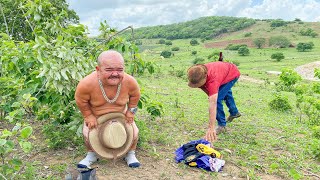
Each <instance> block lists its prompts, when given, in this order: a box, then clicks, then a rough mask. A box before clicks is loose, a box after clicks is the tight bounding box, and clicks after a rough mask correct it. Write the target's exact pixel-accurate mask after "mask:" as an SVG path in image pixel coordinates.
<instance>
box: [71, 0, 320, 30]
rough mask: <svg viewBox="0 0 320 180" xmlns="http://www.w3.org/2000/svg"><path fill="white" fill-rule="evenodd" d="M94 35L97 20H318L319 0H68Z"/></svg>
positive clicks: (116, 23)
mask: <svg viewBox="0 0 320 180" xmlns="http://www.w3.org/2000/svg"><path fill="white" fill-rule="evenodd" d="M67 2H68V3H69V6H70V8H71V9H74V10H75V11H76V12H77V14H78V15H79V17H80V23H82V24H84V25H86V26H87V27H88V29H89V32H90V35H91V36H95V35H97V34H98V33H99V32H98V28H99V25H100V22H102V21H104V20H106V21H107V23H108V24H109V25H110V26H111V27H114V28H116V29H118V30H121V29H123V28H125V27H127V26H130V25H132V26H133V27H134V28H138V27H143V26H154V25H160V24H172V23H177V22H184V21H188V20H193V19H197V18H199V17H203V16H233V17H248V18H255V19H278V18H280V19H283V20H294V19H295V18H299V19H301V20H302V21H308V22H319V21H320V10H319V9H320V0H67Z"/></svg>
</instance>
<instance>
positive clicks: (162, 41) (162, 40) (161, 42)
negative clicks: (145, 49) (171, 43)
mask: <svg viewBox="0 0 320 180" xmlns="http://www.w3.org/2000/svg"><path fill="white" fill-rule="evenodd" d="M165 43H166V40H164V39H160V40H159V41H158V44H165Z"/></svg>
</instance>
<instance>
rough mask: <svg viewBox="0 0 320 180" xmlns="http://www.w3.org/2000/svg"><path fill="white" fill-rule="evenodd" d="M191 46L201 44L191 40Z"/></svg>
mask: <svg viewBox="0 0 320 180" xmlns="http://www.w3.org/2000/svg"><path fill="white" fill-rule="evenodd" d="M190 44H191V46H196V45H198V44H199V42H198V41H197V40H196V39H191V41H190Z"/></svg>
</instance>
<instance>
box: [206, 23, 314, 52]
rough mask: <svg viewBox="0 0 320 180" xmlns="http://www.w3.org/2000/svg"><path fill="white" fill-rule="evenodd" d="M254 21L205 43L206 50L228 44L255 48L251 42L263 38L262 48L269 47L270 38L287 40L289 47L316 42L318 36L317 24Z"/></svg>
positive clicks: (223, 46)
mask: <svg viewBox="0 0 320 180" xmlns="http://www.w3.org/2000/svg"><path fill="white" fill-rule="evenodd" d="M279 22H280V21H279V20H256V23H255V24H254V25H252V26H250V27H247V28H244V29H242V30H239V31H235V32H228V33H223V34H221V35H220V36H218V37H216V38H214V39H212V41H207V42H206V43H205V44H204V46H205V47H206V48H225V47H227V46H228V45H230V44H246V45H247V46H248V47H256V45H255V44H254V42H253V40H254V39H256V38H264V39H265V40H266V43H265V44H264V45H263V46H264V47H269V46H270V45H269V39H270V38H271V37H276V36H281V37H285V38H287V39H288V40H289V41H290V43H291V45H290V46H291V47H295V46H296V45H297V43H299V42H314V43H315V42H317V39H318V38H317V37H318V36H319V34H320V23H319V22H302V21H281V22H282V23H279Z"/></svg>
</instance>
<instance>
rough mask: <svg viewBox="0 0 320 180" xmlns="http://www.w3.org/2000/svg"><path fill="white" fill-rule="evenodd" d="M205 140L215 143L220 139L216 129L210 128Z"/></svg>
mask: <svg viewBox="0 0 320 180" xmlns="http://www.w3.org/2000/svg"><path fill="white" fill-rule="evenodd" d="M204 138H205V140H207V141H209V142H214V141H216V140H217V139H218V137H217V134H216V130H215V128H214V127H213V128H208V130H207V133H206V135H205V137H204Z"/></svg>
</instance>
